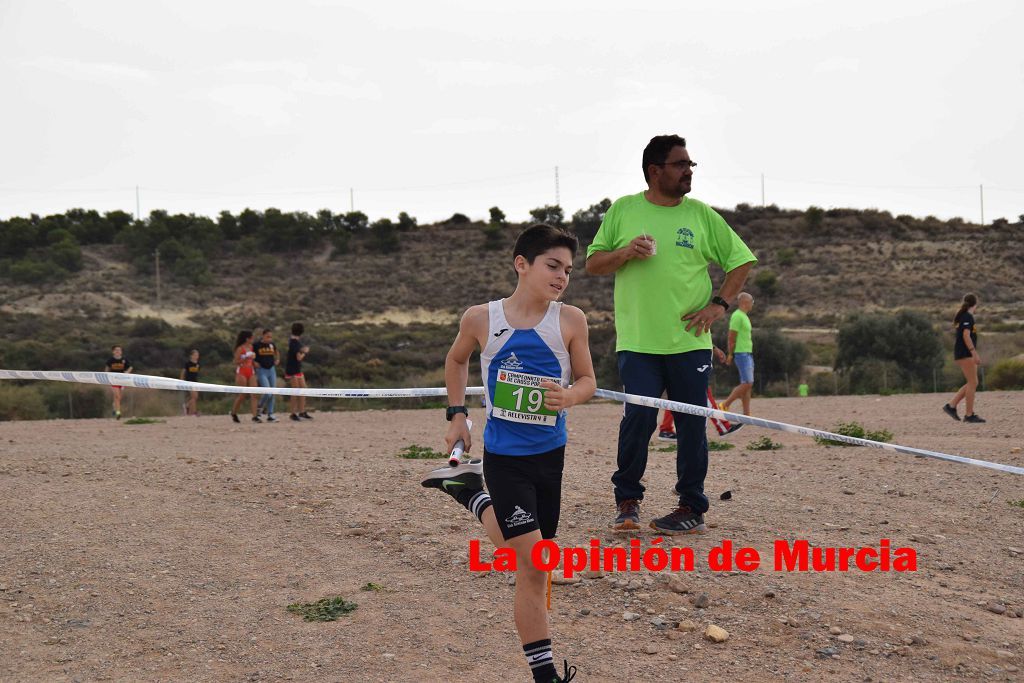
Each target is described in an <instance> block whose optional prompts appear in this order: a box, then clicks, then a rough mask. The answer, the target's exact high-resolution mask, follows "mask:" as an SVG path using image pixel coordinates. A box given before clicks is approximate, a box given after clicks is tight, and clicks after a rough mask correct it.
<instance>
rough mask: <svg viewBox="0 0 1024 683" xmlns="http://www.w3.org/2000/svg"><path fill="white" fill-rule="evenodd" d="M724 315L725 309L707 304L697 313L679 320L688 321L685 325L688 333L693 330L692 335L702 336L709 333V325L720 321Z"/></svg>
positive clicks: (689, 314) (688, 314)
mask: <svg viewBox="0 0 1024 683" xmlns="http://www.w3.org/2000/svg"><path fill="white" fill-rule="evenodd" d="M724 315H725V309H724V308H722V307H721V306H719V305H718V304H708V305H707V306H705V307H704V308H702V309H700V310H699V311H694V312H693V313H687V314H686V315H684V316H683V317H682V318H681V320H688V321H689V322H688V323H687V324H686V331H687V332H689V331H690V330H691V329H693V331H694V332H693V333H694V334H695V335H697V336H700V335H702V334H704V333H705V332H710V331H711V325H712V324H713V323H714V322H715V321H716V320H720V319H721V318H722V316H724Z"/></svg>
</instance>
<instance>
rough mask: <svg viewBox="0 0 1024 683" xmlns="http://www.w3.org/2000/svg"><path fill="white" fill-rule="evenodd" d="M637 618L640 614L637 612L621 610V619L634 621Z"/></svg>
mask: <svg viewBox="0 0 1024 683" xmlns="http://www.w3.org/2000/svg"><path fill="white" fill-rule="evenodd" d="M639 618H640V615H639V614H637V613H636V612H623V613H622V620H623V621H636V620H637V619H639Z"/></svg>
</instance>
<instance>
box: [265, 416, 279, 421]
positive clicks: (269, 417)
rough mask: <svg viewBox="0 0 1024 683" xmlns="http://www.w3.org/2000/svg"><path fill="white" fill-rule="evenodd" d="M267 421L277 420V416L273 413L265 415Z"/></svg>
mask: <svg viewBox="0 0 1024 683" xmlns="http://www.w3.org/2000/svg"><path fill="white" fill-rule="evenodd" d="M267 422H277V418H276V417H274V416H273V415H267Z"/></svg>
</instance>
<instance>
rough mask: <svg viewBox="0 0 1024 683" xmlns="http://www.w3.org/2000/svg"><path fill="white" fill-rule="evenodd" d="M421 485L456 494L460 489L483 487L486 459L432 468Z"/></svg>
mask: <svg viewBox="0 0 1024 683" xmlns="http://www.w3.org/2000/svg"><path fill="white" fill-rule="evenodd" d="M420 486H425V487H426V488H434V489H441V490H442V491H444V492H445V493H447V494H449V495H451V496H456V495H458V493H459V491H469V490H472V489H482V488H483V487H484V461H483V460H480V459H479V458H477V459H475V460H470V461H469V462H461V463H459V464H458V465H456V466H455V467H451V466H449V465H444V466H442V467H438V468H437V469H435V470H431V471H430V472H428V473H427V475H426V476H425V477H423V479H422V480H421V481H420Z"/></svg>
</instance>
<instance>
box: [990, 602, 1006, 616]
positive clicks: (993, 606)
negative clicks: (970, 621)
mask: <svg viewBox="0 0 1024 683" xmlns="http://www.w3.org/2000/svg"><path fill="white" fill-rule="evenodd" d="M985 609H987V610H988V611H989V612H991V613H992V614H1006V605H1001V604H999V603H998V602H990V603H988V604H987V605H985Z"/></svg>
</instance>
